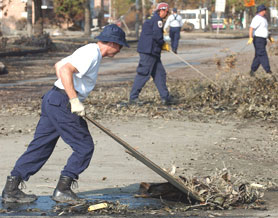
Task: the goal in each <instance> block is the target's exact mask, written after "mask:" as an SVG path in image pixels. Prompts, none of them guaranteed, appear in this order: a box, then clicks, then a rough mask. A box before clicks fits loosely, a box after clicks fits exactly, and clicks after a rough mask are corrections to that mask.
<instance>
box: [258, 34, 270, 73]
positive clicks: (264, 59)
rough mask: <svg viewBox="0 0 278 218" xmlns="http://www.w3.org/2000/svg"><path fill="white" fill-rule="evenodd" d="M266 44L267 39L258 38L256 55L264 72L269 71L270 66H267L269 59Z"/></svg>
mask: <svg viewBox="0 0 278 218" xmlns="http://www.w3.org/2000/svg"><path fill="white" fill-rule="evenodd" d="M266 44H267V39H265V38H259V40H258V45H257V50H258V57H259V59H260V63H261V65H262V66H263V68H264V70H265V71H266V72H269V71H270V66H269V59H268V55H267V51H266Z"/></svg>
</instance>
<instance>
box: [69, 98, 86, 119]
mask: <svg viewBox="0 0 278 218" xmlns="http://www.w3.org/2000/svg"><path fill="white" fill-rule="evenodd" d="M69 102H70V106H71V113H74V114H77V115H78V116H81V117H84V116H85V107H84V105H83V104H82V102H81V101H79V99H78V98H72V99H70V100H69Z"/></svg>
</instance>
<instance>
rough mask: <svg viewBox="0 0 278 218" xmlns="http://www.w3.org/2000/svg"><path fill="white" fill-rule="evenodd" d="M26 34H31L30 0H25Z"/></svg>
mask: <svg viewBox="0 0 278 218" xmlns="http://www.w3.org/2000/svg"><path fill="white" fill-rule="evenodd" d="M27 35H28V36H31V35H32V0H28V1H27Z"/></svg>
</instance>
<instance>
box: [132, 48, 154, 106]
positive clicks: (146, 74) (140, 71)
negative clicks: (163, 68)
mask: <svg viewBox="0 0 278 218" xmlns="http://www.w3.org/2000/svg"><path fill="white" fill-rule="evenodd" d="M139 55H140V60H139V64H138V67H137V74H136V76H135V79H134V82H133V86H132V89H131V92H130V99H131V100H134V99H136V98H138V97H139V94H140V92H141V90H142V88H143V87H144V85H145V84H146V82H147V81H148V80H149V79H150V76H151V72H152V69H153V67H154V64H155V60H156V58H155V57H154V56H152V55H148V54H143V53H140V54H139Z"/></svg>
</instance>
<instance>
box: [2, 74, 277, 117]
mask: <svg viewBox="0 0 278 218" xmlns="http://www.w3.org/2000/svg"><path fill="white" fill-rule="evenodd" d="M267 76H268V75H266V74H263V73H262V75H260V74H259V72H258V77H256V78H254V79H253V78H250V77H245V76H244V75H234V76H231V77H232V78H231V79H230V80H223V81H221V80H217V81H216V83H217V84H218V86H217V87H216V86H215V85H213V84H210V83H209V82H207V81H201V80H200V81H190V82H189V81H185V80H169V81H168V87H169V90H170V93H171V94H172V95H173V97H174V99H176V100H177V103H176V104H174V105H169V106H165V105H162V104H161V102H160V98H159V94H158V92H157V90H156V88H155V86H154V84H153V83H152V81H149V82H148V83H147V84H146V86H145V87H144V89H143V90H142V93H141V94H140V99H141V100H142V101H143V104H141V105H130V104H129V103H128V99H129V93H130V89H131V86H132V83H131V82H124V83H116V84H109V85H107V86H104V85H102V86H97V87H96V88H95V89H94V91H93V92H92V93H91V94H90V96H89V98H88V99H87V100H86V102H85V104H86V112H87V114H89V115H90V116H91V117H94V118H95V119H98V118H111V117H118V118H123V119H128V118H130V117H148V118H149V119H156V118H163V119H176V120H184V119H187V118H188V117H189V118H194V117H199V118H202V117H203V118H209V117H214V118H215V117H216V118H224V117H227V116H230V117H234V118H259V119H265V120H276V119H277V117H278V92H277V90H278V82H276V81H275V80H273V78H272V77H271V76H268V77H267ZM0 92H1V94H3V95H2V97H3V98H6V99H3V101H2V102H3V104H2V105H1V107H0V114H6V113H12V114H14V115H28V114H32V113H35V114H38V113H39V111H40V110H39V108H40V103H41V98H40V96H36V95H35V94H34V95H33V96H26V97H24V96H22V97H21V98H20V99H18V98H16V101H15V102H13V101H12V100H11V99H12V98H14V96H9V93H11V94H12V92H6V93H5V91H4V90H1V91H0Z"/></svg>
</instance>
